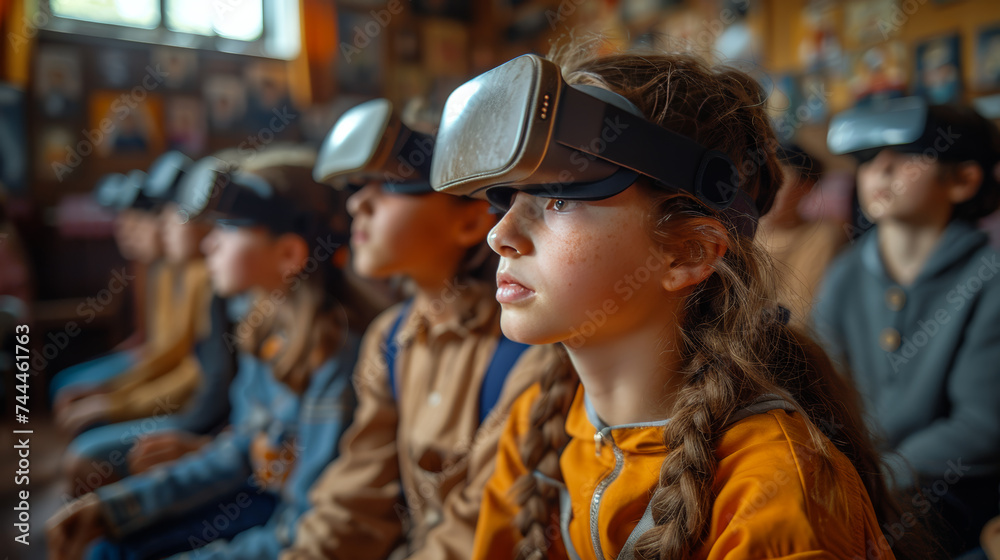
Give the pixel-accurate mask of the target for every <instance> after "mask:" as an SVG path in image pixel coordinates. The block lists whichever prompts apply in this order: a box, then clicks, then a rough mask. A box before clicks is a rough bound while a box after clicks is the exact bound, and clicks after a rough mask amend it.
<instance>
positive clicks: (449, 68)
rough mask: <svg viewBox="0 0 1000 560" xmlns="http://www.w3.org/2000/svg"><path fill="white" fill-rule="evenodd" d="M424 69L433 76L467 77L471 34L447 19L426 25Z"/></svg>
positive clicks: (459, 24)
mask: <svg viewBox="0 0 1000 560" xmlns="http://www.w3.org/2000/svg"><path fill="white" fill-rule="evenodd" d="M422 31H423V33H422V34H421V35H422V36H423V48H422V49H421V50H422V51H423V55H424V64H423V66H424V68H426V69H427V72H428V73H429V74H430V75H432V76H465V75H466V74H467V73H468V71H469V57H468V52H469V32H468V30H466V28H465V26H464V25H462V24H461V23H458V22H456V21H451V20H447V19H435V20H429V21H427V22H425V23H424V27H423V29H422Z"/></svg>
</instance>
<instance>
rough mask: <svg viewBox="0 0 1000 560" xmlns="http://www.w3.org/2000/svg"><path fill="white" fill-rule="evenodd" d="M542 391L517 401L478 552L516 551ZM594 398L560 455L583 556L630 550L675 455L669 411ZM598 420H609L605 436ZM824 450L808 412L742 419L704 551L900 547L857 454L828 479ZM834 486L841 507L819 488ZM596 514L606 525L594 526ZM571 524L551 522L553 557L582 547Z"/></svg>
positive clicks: (725, 455)
mask: <svg viewBox="0 0 1000 560" xmlns="http://www.w3.org/2000/svg"><path fill="white" fill-rule="evenodd" d="M538 392H539V386H538V385H537V384H536V385H534V386H532V387H531V388H529V389H528V390H527V391H525V393H524V394H523V395H522V396H521V397H520V398H519V399H518V400H517V401H516V402H515V403H514V405H513V407H512V409H511V414H510V417H509V419H508V422H507V426H506V427H505V429H504V434H503V435H502V436H501V439H500V447H499V449H498V451H497V465H496V470H495V472H494V474H493V477H492V478H491V479H490V481H489V482H488V483H487V486H486V490H485V493H484V495H483V502H482V510H481V511H480V515H479V522H478V525H477V527H476V541H475V549H474V550H475V554H474V556H473V557H474V558H490V559H492V558H497V559H501V558H502V559H505V560H506V559H509V558H511V557H512V551H513V549H514V547H515V546H516V545H517V543H518V542H519V541H520V538H521V537H520V533H519V532H518V531H517V529H515V528H514V527H513V525H512V523H511V522H512V519H513V517H514V515H515V514H516V513H517V506H516V505H514V504H513V502H512V500H511V498H510V496H509V495H508V489H509V488H510V487H511V485H512V484H513V482H514V481H515V480H517V479H518V477H520V476H521V475H523V474H525V472H526V468H525V466H524V464H523V463H522V462H521V457H520V454H519V453H518V451H517V442H518V441H519V439H520V438H521V434H523V433H524V432H525V431H526V430H527V426H528V418H529V416H528V412H529V410H530V408H531V404H532V402H533V401H534V400H535V398H536V396H537V395H538ZM585 401H586V399H585V397H584V391H583V388H582V386H581V388H580V389H579V390H578V392H577V395H576V398H575V400H574V401H573V406H572V408H571V409H570V413H569V415H568V416H567V419H566V432H567V433H568V434H569V435H570V437H571V440H570V443H569V444H568V445H567V446H566V449H565V450H564V451H563V453H562V456H561V458H560V466H561V471H562V477H563V480H564V481H565V484H566V489H565V490H563V500H564V501H565V499H569V501H570V503H571V505H572V507H571V515H572V517H571V519H570V520H569V521H568V527H564V528H563V531H565V533H567V534H568V537H569V541H570V543H571V545H572V548H573V549H575V551H576V553H577V554H578V555H579V557H580V558H581V559H587V558H617V557H619V554H622V556H621V557H630V556H629V555H628V552H629V551H630V549H631V546H630V547H628V548H629V550H626V551H624V552H623V549H624V548H626V547H625V544H626V541H628V539H629V536H630V535H631V533H632V532H633V529H635V528H636V526H637V525H638V524H639V521H640V519H641V518H642V517H643V514H644V513H645V511H646V507H647V506H648V504H649V497H650V496H651V494H652V492H653V489H654V488H655V487H656V483H657V479H658V477H659V473H660V466H661V465H662V463H663V459H664V456H665V454H666V447H665V446H664V444H663V436H662V434H663V425H664V424H665V421H664V422H656V423H648V424H630V425H627V426H612V427H607V426H604V425H603V423H601V422H600V420H599V419H598V418H597V415H596V413H595V412H594V411H593V409H592V408H590V407H588V406H587V405H586V402H585ZM595 426H599V427H601V428H602V429H601V431H600V434H601V435H600V436H598V435H597V434H598V428H597V427H595ZM599 440H600V441H601V442H602V444H600V446H598V445H599V444H598V441H599ZM814 456H815V452H814V451H813V446H812V444H811V439H810V437H809V432H808V430H807V426H806V422H805V420H804V419H803V418H802V417H801V415H799V414H797V413H794V412H792V413H789V412H786V411H785V410H771V411H769V412H765V413H760V414H754V415H751V416H748V417H747V418H744V419H742V420H739V421H737V422H735V423H733V424H732V425H731V426H730V427H729V428H728V429H727V430H726V432H725V433H724V434H723V435H722V436H721V437H720V438H719V441H718V444H717V446H716V457H717V458H718V461H719V463H718V469H717V474H716V480H715V495H716V500H715V503H714V505H713V507H712V514H711V526H710V530H709V535H708V538H707V540H706V542H705V544H704V545H703V547H702V548H701V549H700V550H699V551H698V552H697V554H695V555H694V557H695V558H706V559H712V560H716V559H723V558H725V559H729V560H734V559H744V558H745V559H759V558H795V559H802V560H805V559H810V560H812V559H838V560H842V559H854V558H858V559H891V558H893V555H892V552H891V551H890V550H889V549H888V546H887V543H886V541H885V539H884V537H883V536H882V533H881V531H880V530H879V527H878V521H877V520H876V517H875V512H874V510H873V508H872V505H871V501H870V500H869V498H868V494H867V492H866V491H865V488H864V486H863V484H862V482H861V479H860V477H859V476H858V474H857V471H856V470H855V469H854V467H853V465H852V464H851V462H850V461H849V460H848V459H847V457H845V456H844V455H843V454H841V453H839V452H836V453H835V455H834V457H833V460H834V464H835V471H836V473H837V474H836V475H835V476H836V483H835V487H833V488H831V487H821V486H819V485H818V483H817V482H816V481H815V480H814V478H813V476H812V474H813V470H814V469H812V468H811V467H810V462H812V461H813V460H814ZM831 493H833V494H834V496H835V497H834V498H833V509H832V510H828V509H827V508H826V507H824V506H823V505H821V504H820V503H818V502H817V501H816V500H815V499H814V498H813V496H816V495H822V496H827V495H829V494H831ZM564 503H565V502H564ZM560 513H561V514H562V517H565V516H566V512H565V511H563V512H560ZM594 513H596V523H593V525H594V526H595V527H596V528H597V535H596V536H595V535H592V533H591V525H592V519H593V515H592V514H594ZM640 532H641V530H640ZM560 533H561V531H560V528H558V527H550V528H549V530H547V531H546V535H547V536H548V537H549V539H550V542H551V548H550V550H549V555H550V557H551V558H569V557H571V556H570V555H568V554H567V552H566V543H565V542H563V541H564V538H563V537H562V536H561V534H560Z"/></svg>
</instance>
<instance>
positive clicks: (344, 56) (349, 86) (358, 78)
mask: <svg viewBox="0 0 1000 560" xmlns="http://www.w3.org/2000/svg"><path fill="white" fill-rule="evenodd" d="M371 21H372V19H371V16H370V15H368V14H362V13H360V12H352V11H349V10H341V11H340V12H339V13H338V14H337V34H338V36H339V37H340V42H341V44H340V56H338V57H337V59H336V73H337V85H338V87H339V89H340V90H341V91H345V92H349V93H360V94H366V95H379V94H380V93H381V90H382V81H383V76H382V69H383V67H384V65H383V64H382V58H383V56H384V53H385V36H386V33H378V34H375V35H374V36H373V35H371V34H369V33H368V32H366V31H365V26H366V24H369V23H370V22H371Z"/></svg>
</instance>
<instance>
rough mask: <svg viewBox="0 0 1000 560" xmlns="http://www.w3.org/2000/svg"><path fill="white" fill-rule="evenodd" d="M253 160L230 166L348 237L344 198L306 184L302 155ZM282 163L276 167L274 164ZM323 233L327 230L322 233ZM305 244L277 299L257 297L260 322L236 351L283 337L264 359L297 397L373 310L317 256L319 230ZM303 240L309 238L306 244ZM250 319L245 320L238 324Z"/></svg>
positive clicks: (350, 281)
mask: <svg viewBox="0 0 1000 560" xmlns="http://www.w3.org/2000/svg"><path fill="white" fill-rule="evenodd" d="M269 155H270V156H273V157H269V158H266V159H265V158H258V159H256V160H255V159H251V160H248V161H245V162H243V163H241V164H238V167H239V168H241V169H243V170H246V171H250V172H252V173H254V174H255V175H257V176H259V177H261V178H262V179H264V180H265V181H267V183H268V184H269V185H270V186H271V187H272V188H274V190H275V192H276V193H277V194H278V195H279V196H281V197H283V198H286V199H288V200H290V201H292V203H293V204H294V206H295V207H296V208H299V209H302V210H308V211H309V212H311V213H313V214H315V215H316V216H317V217H318V218H321V219H323V220H324V221H325V222H326V225H328V226H329V232H334V234H344V235H346V233H347V232H349V231H350V222H349V217H348V215H347V212H346V209H345V208H346V207H345V203H346V198H347V194H348V193H344V192H339V191H336V190H334V189H332V188H330V187H329V186H327V185H323V184H320V183H317V182H316V181H314V180H313V178H312V162H313V160H312V159H311V158H310V157H309V152H308V151H306V152H302V151H301V150H294V149H287V148H283V149H281V150H276V151H274V152H273V153H271V154H269ZM279 161H280V162H282V163H276V162H279ZM327 233H328V232H327ZM301 236H302V237H303V239H305V241H306V243H307V245H308V246H309V250H310V256H309V260H308V261H307V263H306V266H305V267H304V268H303V270H302V271H301V272H299V273H298V274H296V275H293V276H289V277H288V278H286V282H287V284H288V290H287V293H285V294H284V297H283V299H280V300H278V301H272V300H274V298H273V297H272V294H260V295H258V296H257V298H256V301H255V303H254V306H253V307H252V309H260V310H261V311H262V313H260V315H261V316H262V320H260V319H261V318H258V320H254V321H253V322H252V323H250V324H249V328H247V329H245V331H244V332H249V333H250V334H249V336H247V337H245V338H243V339H241V348H242V349H243V350H244V351H246V352H249V353H252V354H256V355H260V354H261V353H262V351H263V345H264V343H265V342H266V341H267V340H268V339H269V338H270V337H272V336H274V335H277V336H280V337H281V338H282V339H283V344H282V345H281V348H280V349H279V350H278V352H277V354H276V355H274V356H271V357H268V359H269V361H270V362H271V366H272V369H273V372H274V376H275V378H276V379H278V380H279V381H281V382H283V383H285V384H287V385H288V386H290V387H291V388H292V389H293V390H295V391H297V392H301V391H304V390H305V388H306V387H307V386H308V383H309V379H310V376H311V374H312V372H313V370H315V368H316V366H318V365H319V363H317V361H319V360H322V359H325V358H326V357H328V356H330V355H332V354H333V353H334V352H336V351H337V349H338V348H340V346H341V345H342V344H343V343H344V341H345V339H346V336H347V334H348V332H351V331H353V332H354V333H355V334H357V335H360V334H361V333H362V332H364V330H365V328H366V327H367V325H368V323H369V322H370V321H371V319H372V318H373V317H374V316H375V315H376V314H377V313H378V311H380V310H381V308H380V307H381V306H380V305H378V303H376V301H375V300H374V299H373V298H372V296H371V293H370V291H369V290H365V289H364V287H363V285H361V283H360V282H361V280H360V279H358V278H356V277H352V276H350V275H348V274H346V273H345V271H344V270H342V269H340V268H338V267H337V266H336V265H335V264H334V257H333V256H332V255H330V256H327V257H326V258H319V256H322V254H325V253H322V254H320V253H317V251H316V249H317V247H318V246H319V245H320V240H319V239H318V238H319V237H325V233H324V232H322V231H318V232H315V233H314V234H304V233H303V234H302V235H301ZM306 237H310V238H308V239H307V238H306ZM250 320H252V316H248V317H247V319H245V321H250Z"/></svg>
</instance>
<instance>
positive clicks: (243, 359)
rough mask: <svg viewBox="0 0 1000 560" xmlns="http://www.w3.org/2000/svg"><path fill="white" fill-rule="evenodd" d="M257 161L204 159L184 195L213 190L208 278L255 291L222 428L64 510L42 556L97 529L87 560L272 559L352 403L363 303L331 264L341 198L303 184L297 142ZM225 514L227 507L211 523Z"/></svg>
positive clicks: (202, 195)
mask: <svg viewBox="0 0 1000 560" xmlns="http://www.w3.org/2000/svg"><path fill="white" fill-rule="evenodd" d="M268 156H269V157H268V158H266V159H264V160H263V161H261V160H255V163H250V162H243V163H242V165H241V167H240V169H239V170H235V169H234V170H231V171H230V170H227V169H225V168H224V164H223V163H222V162H221V160H215V161H212V160H203V161H202V162H200V164H201V165H202V166H203V167H201V168H200V169H199V170H195V171H194V172H193V174H192V182H191V183H190V186H191V188H192V189H194V190H195V191H196V192H195V193H194V194H193V195H192V193H189V195H188V196H187V200H193V201H201V202H200V204H206V203H212V201H213V197H212V196H211V193H212V191H213V188H214V187H216V186H218V185H224V188H223V190H222V193H221V194H220V195H219V197H218V198H219V202H218V206H217V207H215V208H214V209H211V210H210V211H213V212H216V213H218V221H217V222H216V223H217V225H216V228H215V229H214V230H213V232H212V233H211V234H210V235H209V237H208V238H206V240H205V242H204V246H205V251H206V253H207V255H208V268H209V271H210V273H211V276H212V284H213V287H214V289H215V291H216V292H217V293H218V294H219V295H223V296H230V295H234V294H237V293H241V292H244V291H252V292H253V293H254V300H253V304H252V305H251V310H250V311H248V313H247V316H246V318H245V320H244V323H243V324H241V325H240V326H239V327H238V328H237V329H236V336H235V341H236V342H237V344H238V346H239V348H240V351H241V353H240V361H239V369H238V373H237V378H236V380H235V381H234V383H233V387H232V391H231V399H232V410H233V412H232V417H231V422H230V423H231V429H230V430H228V431H227V432H225V433H223V434H222V435H220V436H219V437H218V438H216V439H215V440H214V441H213V442H212V443H210V444H208V445H206V446H204V447H203V448H201V449H200V450H199V451H198V452H197V453H195V454H191V455H187V456H185V457H184V458H182V459H181V460H179V461H177V462H173V463H168V464H165V465H162V466H161V467H159V468H157V469H154V470H152V471H151V472H149V473H146V474H140V475H137V476H133V477H130V478H126V479H124V480H122V481H120V482H118V483H116V484H113V485H110V486H105V487H103V488H100V489H98V490H97V491H96V492H94V493H91V494H86V495H84V496H83V497H82V498H80V499H79V500H78V501H76V502H72V503H70V504H67V506H66V507H65V508H63V510H62V511H60V512H59V513H58V514H57V515H56V516H55V517H54V518H53V519H52V520H51V522H50V529H49V539H50V543H51V546H52V547H53V548H52V551H51V554H52V557H53V558H74V557H76V555H78V554H80V553H81V552H82V551H83V549H84V547H85V546H86V545H87V544H88V543H89V542H90V541H91V540H93V539H94V538H96V537H98V536H105V537H107V538H109V539H112V540H111V541H101V542H99V543H98V544H97V545H96V546H95V547H94V548H93V549H91V551H90V552H89V557H90V558H119V557H127V558H151V557H156V558H162V557H164V556H167V555H170V554H175V553H181V552H183V551H186V550H190V549H192V548H199V547H205V548H204V549H203V550H200V551H199V553H198V556H199V557H207V558H232V559H234V560H235V559H249V558H273V557H275V556H276V555H277V552H278V550H280V548H281V547H282V546H285V545H287V544H289V542H290V539H291V536H292V535H293V534H294V529H295V526H296V524H297V521H298V517H299V516H300V515H301V514H302V513H303V512H304V511H305V510H306V508H307V505H308V502H307V500H306V492H307V490H308V489H309V487H310V486H311V485H312V483H313V482H314V480H315V479H316V477H317V476H319V473H320V472H321V470H322V469H323V468H324V467H325V466H326V465H327V464H328V463H329V462H330V461H332V460H333V459H334V458H336V456H337V442H338V440H339V439H340V435H341V433H342V432H343V430H344V429H345V428H346V427H347V425H348V423H349V422H350V420H351V417H352V415H353V411H354V405H355V395H354V389H353V386H352V384H351V371H352V370H353V367H354V362H355V360H356V359H357V350H358V342H359V340H360V332H359V331H361V330H363V329H364V327H365V325H366V324H367V322H366V321H367V319H369V318H370V317H371V314H372V313H373V311H374V308H373V307H372V306H371V305H370V304H369V303H368V302H367V301H366V300H365V299H364V297H363V294H362V292H361V291H360V290H356V289H353V288H352V284H351V282H350V280H349V279H348V277H347V275H345V274H344V272H343V271H342V270H341V269H339V268H338V267H337V265H335V264H334V253H335V251H336V250H337V249H338V248H339V243H340V241H342V240H343V239H344V237H345V236H346V234H347V229H346V228H347V226H348V223H349V222H348V220H347V219H346V216H344V214H343V199H344V197H343V196H337V195H336V193H334V192H332V191H331V190H330V189H329V188H327V187H325V186H323V185H319V184H317V183H315V182H313V181H312V180H311V178H310V176H311V168H312V163H313V158H314V155H312V154H311V153H310V152H309V151H308V150H288V151H282V150H276V151H273V152H271V153H269V154H268ZM271 156H273V157H271ZM213 169H217V170H218V172H212V170H213ZM203 171H204V172H203ZM202 178H205V181H201V179H202ZM187 186H189V185H188V184H186V185H185V187H187ZM196 204H199V203H198V202H196ZM227 508H229V509H235V511H236V512H237V514H236V515H231V516H230V517H231V519H229V522H227V523H226V524H225V526H224V527H219V526H216V524H215V521H214V518H215V517H216V516H217V515H218V512H219V511H228V509H227ZM203 525H204V527H203ZM206 528H207V529H206Z"/></svg>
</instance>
